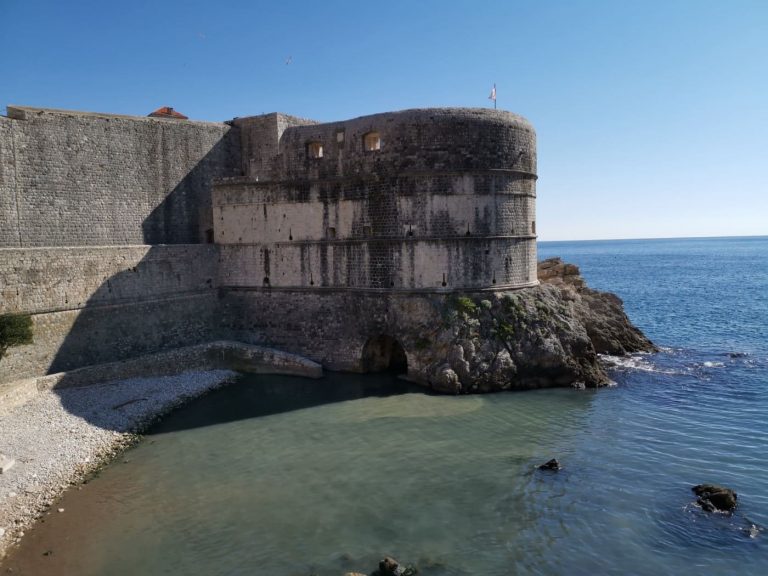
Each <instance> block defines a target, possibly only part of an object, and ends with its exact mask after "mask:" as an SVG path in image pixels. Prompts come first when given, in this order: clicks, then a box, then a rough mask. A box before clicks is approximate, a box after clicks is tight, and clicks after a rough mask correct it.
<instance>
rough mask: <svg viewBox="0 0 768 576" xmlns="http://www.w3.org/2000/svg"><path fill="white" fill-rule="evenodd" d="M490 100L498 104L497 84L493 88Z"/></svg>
mask: <svg viewBox="0 0 768 576" xmlns="http://www.w3.org/2000/svg"><path fill="white" fill-rule="evenodd" d="M488 100H493V101H494V102H496V84H494V85H493V88H491V95H490V96H488Z"/></svg>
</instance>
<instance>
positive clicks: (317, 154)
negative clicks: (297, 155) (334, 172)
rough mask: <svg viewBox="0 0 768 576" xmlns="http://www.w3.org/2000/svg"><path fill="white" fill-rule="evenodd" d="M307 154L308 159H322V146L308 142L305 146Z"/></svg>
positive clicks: (318, 143)
mask: <svg viewBox="0 0 768 576" xmlns="http://www.w3.org/2000/svg"><path fill="white" fill-rule="evenodd" d="M307 154H308V156H309V157H310V158H322V157H323V145H322V144H321V143H320V142H310V143H309V144H307Z"/></svg>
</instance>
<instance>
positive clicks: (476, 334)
mask: <svg viewBox="0 0 768 576" xmlns="http://www.w3.org/2000/svg"><path fill="white" fill-rule="evenodd" d="M539 280H540V285H539V286H536V287H532V288H524V289H521V290H515V291H509V292H490V293H483V294H472V295H462V296H453V297H451V298H449V299H448V300H447V301H445V303H440V305H439V306H438V311H439V315H440V316H441V318H437V317H436V316H437V315H436V314H433V317H431V318H426V319H425V320H424V321H423V323H422V324H421V326H419V328H418V330H419V333H418V334H417V335H414V340H415V343H416V345H415V346H414V347H413V349H414V353H413V354H412V356H413V358H412V357H409V363H410V362H411V360H412V359H413V360H415V361H416V363H417V364H418V365H419V366H420V367H421V368H420V370H419V375H420V376H421V380H422V381H421V383H422V384H424V385H426V386H429V387H430V388H432V389H434V390H436V391H438V392H443V393H447V394H471V393H483V392H495V391H499V390H528V389H533V388H547V387H564V386H573V387H577V388H596V387H600V386H606V385H608V384H609V383H610V379H609V378H608V375H607V374H606V371H605V368H604V366H603V365H602V364H601V362H600V360H599V357H598V356H599V355H601V354H604V355H613V356H623V355H626V354H631V353H636V352H655V351H656V347H655V346H654V344H653V343H652V342H651V341H650V340H649V339H648V338H646V337H645V335H644V334H643V333H642V332H641V331H640V330H638V329H637V328H636V327H635V326H634V325H633V324H632V322H631V321H630V320H629V318H628V317H627V315H626V314H625V312H624V306H623V302H622V301H621V299H620V298H619V297H618V296H616V295H615V294H611V293H609V292H600V291H598V290H592V289H590V288H588V287H587V286H586V283H585V282H584V279H583V278H582V277H581V276H580V274H579V269H578V267H577V266H575V265H573V264H566V263H564V262H562V260H560V259H559V258H552V259H549V260H544V261H543V262H539ZM419 342H423V343H424V345H423V346H419Z"/></svg>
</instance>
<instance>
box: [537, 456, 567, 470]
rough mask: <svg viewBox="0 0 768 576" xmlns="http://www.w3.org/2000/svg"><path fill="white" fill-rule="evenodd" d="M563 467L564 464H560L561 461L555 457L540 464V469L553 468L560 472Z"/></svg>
mask: <svg viewBox="0 0 768 576" xmlns="http://www.w3.org/2000/svg"><path fill="white" fill-rule="evenodd" d="M561 469H562V466H560V462H558V461H557V459H555V458H552V460H548V461H547V462H544V464H539V470H552V471H553V472H558V471H559V470H561Z"/></svg>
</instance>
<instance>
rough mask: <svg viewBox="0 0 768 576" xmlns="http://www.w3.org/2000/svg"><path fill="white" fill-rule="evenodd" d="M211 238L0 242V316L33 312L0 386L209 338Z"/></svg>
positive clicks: (213, 320)
mask: <svg viewBox="0 0 768 576" xmlns="http://www.w3.org/2000/svg"><path fill="white" fill-rule="evenodd" d="M216 265H217V248H216V247H215V246H213V245H206V244H199V245H180V246H127V247H79V248H33V249H0V313H18V312H27V313H31V314H32V321H33V339H34V343H33V344H31V345H27V346H18V347H12V348H10V349H8V352H7V353H6V356H5V357H4V358H3V359H2V360H0V383H7V382H11V381H14V380H18V379H22V378H29V377H33V376H42V375H45V374H49V373H54V372H60V371H63V370H70V369H73V368H79V367H82V366H88V365H93V364H100V363H104V362H114V361H118V360H125V359H128V358H133V357H136V356H139V355H142V354H150V353H154V352H157V351H161V350H169V349H173V348H177V347H180V346H188V345H192V344H198V343H201V342H207V341H209V340H212V339H215V338H217V337H218V326H219V321H218V316H217V310H218V297H217V293H216Z"/></svg>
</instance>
